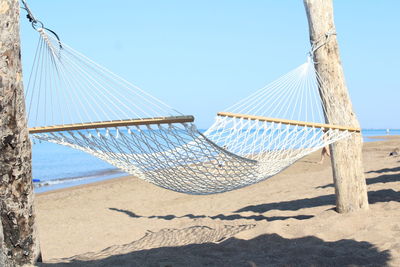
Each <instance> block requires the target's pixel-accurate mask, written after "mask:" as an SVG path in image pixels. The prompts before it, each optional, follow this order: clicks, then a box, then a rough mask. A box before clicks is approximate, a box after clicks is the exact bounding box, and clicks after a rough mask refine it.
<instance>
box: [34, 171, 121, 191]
mask: <svg viewBox="0 0 400 267" xmlns="http://www.w3.org/2000/svg"><path fill="white" fill-rule="evenodd" d="M123 173H124V172H122V171H121V170H119V169H107V170H102V171H97V172H91V173H87V174H84V175H79V176H73V177H64V178H55V179H50V180H45V181H41V180H40V179H35V180H38V181H36V182H34V183H33V184H34V186H35V187H44V186H52V185H58V184H64V183H71V182H79V181H84V180H89V179H94V178H101V177H107V176H114V175H117V174H121V175H122V174H123Z"/></svg>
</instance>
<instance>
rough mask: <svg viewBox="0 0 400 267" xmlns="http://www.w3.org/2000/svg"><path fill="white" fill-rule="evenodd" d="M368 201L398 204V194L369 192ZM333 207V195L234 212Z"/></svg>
mask: <svg viewBox="0 0 400 267" xmlns="http://www.w3.org/2000/svg"><path fill="white" fill-rule="evenodd" d="M368 200H369V203H370V204H374V203H378V202H389V201H398V202H400V192H397V191H394V190H392V189H384V190H378V191H369V192H368ZM328 205H330V206H334V205H335V195H333V194H332V195H325V196H318V197H314V198H304V199H296V200H291V201H283V202H275V203H266V204H261V205H251V206H247V207H244V208H241V209H239V210H237V211H236V212H247V211H251V212H256V213H264V212H267V211H270V210H291V211H295V210H300V209H304V208H314V207H320V206H328Z"/></svg>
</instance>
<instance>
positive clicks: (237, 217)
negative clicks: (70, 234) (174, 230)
mask: <svg viewBox="0 0 400 267" xmlns="http://www.w3.org/2000/svg"><path fill="white" fill-rule="evenodd" d="M109 209H110V210H113V211H117V212H121V213H124V214H126V215H128V216H129V217H132V218H146V219H161V220H168V221H169V220H173V219H179V218H189V219H205V218H208V219H213V220H215V219H219V220H222V221H233V220H240V219H245V220H255V221H263V220H265V221H268V222H271V221H277V220H287V219H297V220H306V219H310V218H312V217H314V216H313V215H297V216H271V217H266V216H263V215H251V216H242V215H240V214H232V215H224V214H218V215H215V216H207V215H193V214H186V215H183V216H176V215H152V216H141V215H138V214H136V213H133V212H132V211H129V210H123V209H117V208H109Z"/></svg>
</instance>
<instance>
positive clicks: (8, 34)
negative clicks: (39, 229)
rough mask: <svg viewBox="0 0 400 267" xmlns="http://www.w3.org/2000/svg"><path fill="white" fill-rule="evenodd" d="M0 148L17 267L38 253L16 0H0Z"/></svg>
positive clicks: (8, 242)
mask: <svg viewBox="0 0 400 267" xmlns="http://www.w3.org/2000/svg"><path fill="white" fill-rule="evenodd" d="M0 151H1V153H0V208H1V210H0V221H1V228H2V234H3V240H0V241H2V243H1V244H0V248H2V250H3V251H2V252H3V254H5V255H6V256H7V258H8V259H9V261H10V262H11V264H12V265H13V266H22V265H24V264H30V263H34V261H35V260H37V259H38V257H39V255H40V251H39V242H38V237H37V233H36V227H35V214H34V209H33V202H34V201H33V197H34V196H33V185H32V169H31V168H32V167H31V144H30V140H29V137H28V130H27V123H26V119H25V103H24V95H23V85H22V69H21V51H20V37H19V1H18V0H1V1H0Z"/></svg>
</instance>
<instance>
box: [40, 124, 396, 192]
mask: <svg viewBox="0 0 400 267" xmlns="http://www.w3.org/2000/svg"><path fill="white" fill-rule="evenodd" d="M362 135H363V138H364V142H372V141H378V140H379V139H375V138H374V139H372V138H370V137H372V136H385V135H400V129H364V130H362ZM32 171H33V181H34V182H33V183H34V186H35V192H36V193H42V192H46V191H51V190H56V189H62V188H67V187H72V186H77V185H82V184H88V183H93V182H98V181H102V180H107V179H114V178H118V177H121V176H125V175H128V174H127V173H125V172H122V171H120V170H119V169H117V168H115V167H114V166H112V165H110V164H108V163H106V162H104V161H102V160H100V159H98V158H96V157H94V156H92V155H89V154H87V153H84V152H82V151H79V150H76V149H72V148H69V147H65V146H61V145H57V144H53V143H48V142H36V143H35V144H33V146H32Z"/></svg>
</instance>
